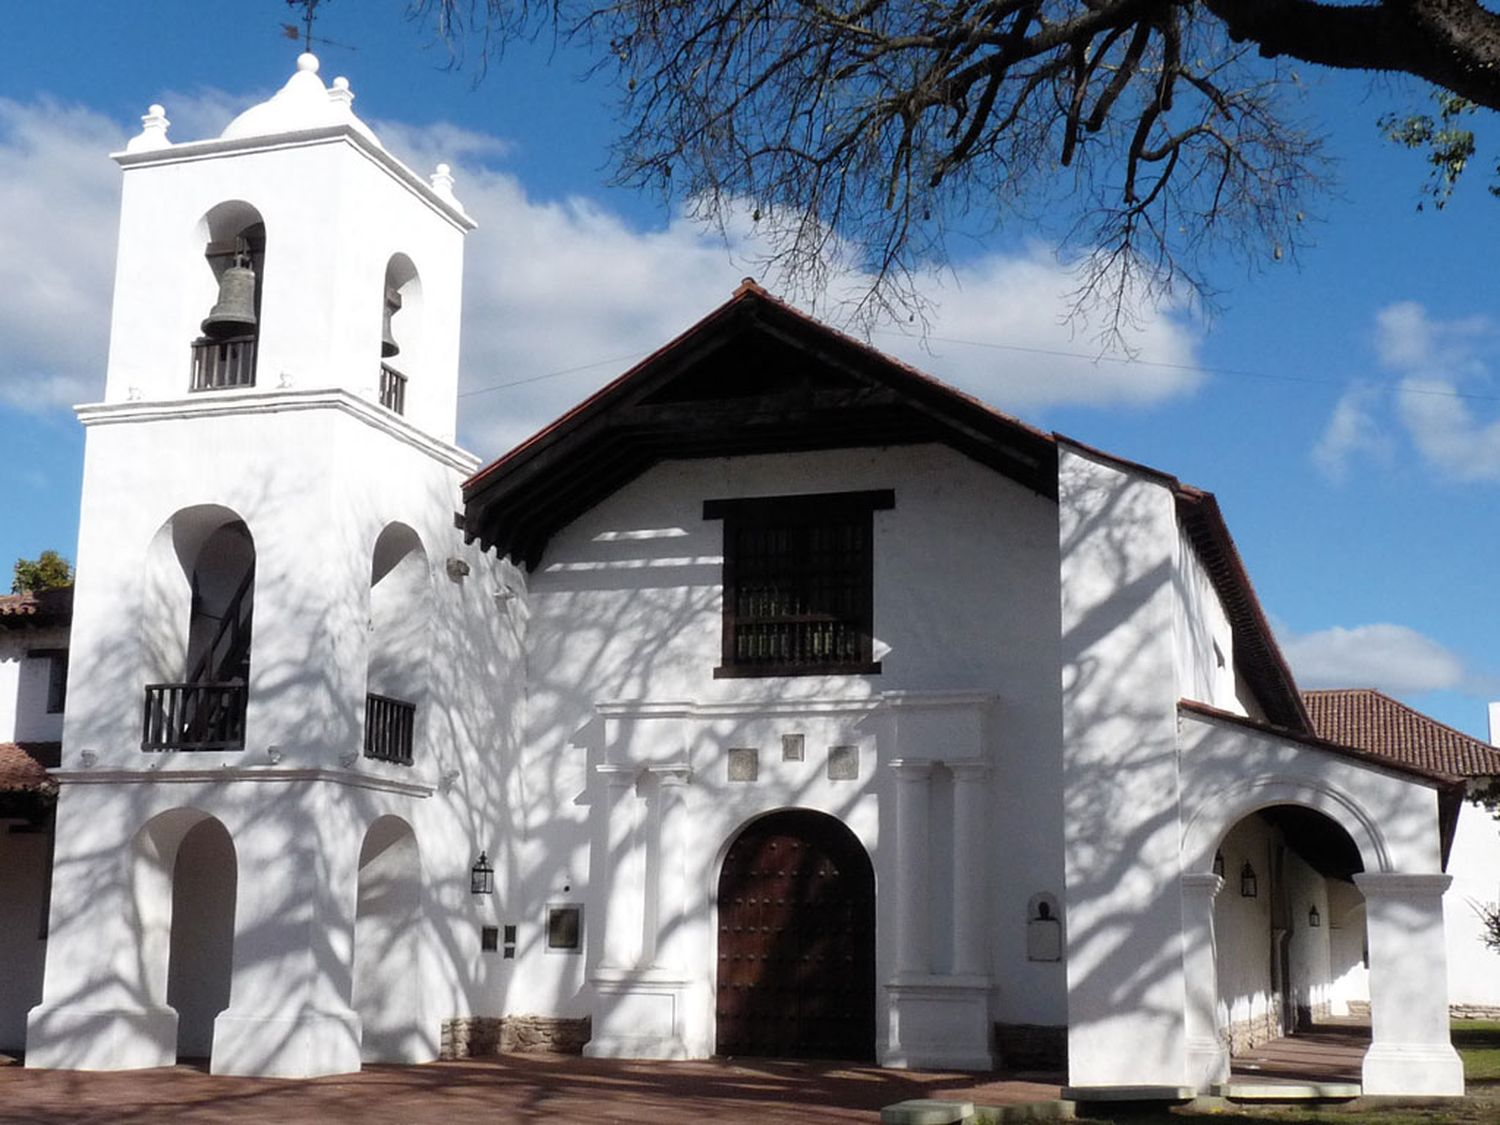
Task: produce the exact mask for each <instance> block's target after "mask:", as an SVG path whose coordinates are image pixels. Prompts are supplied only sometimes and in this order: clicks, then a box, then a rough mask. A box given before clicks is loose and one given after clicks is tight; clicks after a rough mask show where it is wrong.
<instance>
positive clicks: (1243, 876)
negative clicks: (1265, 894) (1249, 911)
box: [1240, 859, 1260, 898]
mask: <svg viewBox="0 0 1500 1125" xmlns="http://www.w3.org/2000/svg"><path fill="white" fill-rule="evenodd" d="M1259 892H1260V885H1259V883H1257V882H1256V879H1255V868H1253V867H1251V866H1250V861H1249V860H1248V859H1247V860H1246V861H1245V866H1244V867H1241V868H1240V897H1242V898H1254V897H1255V896H1256V895H1257V894H1258V893H1259Z"/></svg>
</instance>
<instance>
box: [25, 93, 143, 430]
mask: <svg viewBox="0 0 1500 1125" xmlns="http://www.w3.org/2000/svg"><path fill="white" fill-rule="evenodd" d="M123 135H124V133H123V130H122V129H121V128H120V126H119V125H117V124H116V123H114V122H112V121H110V120H109V119H108V118H105V117H103V116H101V115H100V114H97V113H93V112H92V111H89V110H86V109H80V108H77V107H71V106H64V105H60V104H58V103H57V102H54V101H51V100H41V101H37V102H31V103H25V104H23V103H19V102H14V101H10V100H6V99H0V293H3V294H4V297H3V299H0V340H3V341H4V347H3V348H0V401H3V402H5V403H6V404H8V405H11V406H15V407H19V408H21V409H25V410H46V409H53V408H56V407H61V406H68V405H71V404H72V403H75V402H84V401H87V400H90V399H94V398H98V397H99V392H100V390H101V389H102V387H103V385H104V358H105V351H106V347H107V344H108V339H109V295H110V287H111V285H112V284H113V281H114V257H115V217H116V212H117V210H118V208H119V191H120V184H119V178H120V172H119V169H118V168H116V167H115V165H114V164H113V163H111V162H110V160H109V159H108V158H107V155H106V154H107V153H109V152H111V151H112V150H114V149H117V148H119V147H120V144H121V141H122V138H123Z"/></svg>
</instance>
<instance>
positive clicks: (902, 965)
mask: <svg viewBox="0 0 1500 1125" xmlns="http://www.w3.org/2000/svg"><path fill="white" fill-rule="evenodd" d="M891 769H892V770H893V771H894V772H895V774H896V863H897V876H896V896H897V897H896V910H897V916H898V929H897V933H898V935H899V937H898V941H897V945H896V971H897V974H898V975H900V976H904V975H907V974H915V975H919V976H923V975H926V974H927V973H929V972H931V971H932V949H931V929H932V918H931V916H930V912H929V910H928V904H927V903H928V896H927V881H928V879H929V878H930V865H929V861H928V847H927V843H928V838H929V836H930V832H929V830H928V809H929V806H930V800H929V798H930V795H931V779H932V763H931V762H929V761H914V760H912V759H909V758H898V759H896V760H894V761H892V762H891Z"/></svg>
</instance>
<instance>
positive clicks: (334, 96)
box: [328, 75, 354, 106]
mask: <svg viewBox="0 0 1500 1125" xmlns="http://www.w3.org/2000/svg"><path fill="white" fill-rule="evenodd" d="M328 100H329V101H331V102H333V103H334V104H335V105H344V106H352V105H353V104H354V91H353V90H351V89H349V79H347V78H345V77H344V76H343V75H339V76H338V77H337V78H335V79H334V80H333V85H332V86H331V87H329V90H328Z"/></svg>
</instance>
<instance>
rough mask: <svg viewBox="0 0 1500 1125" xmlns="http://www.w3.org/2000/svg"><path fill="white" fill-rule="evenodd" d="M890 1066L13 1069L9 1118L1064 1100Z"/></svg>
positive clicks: (513, 1115)
mask: <svg viewBox="0 0 1500 1125" xmlns="http://www.w3.org/2000/svg"><path fill="white" fill-rule="evenodd" d="M1033 1077H1034V1078H1035V1080H1025V1079H1011V1078H1006V1079H1003V1080H1002V1079H1001V1078H1000V1077H999V1076H996V1075H985V1074H962V1073H935V1072H913V1071H896V1070H881V1069H879V1068H877V1067H873V1066H856V1065H847V1064H846V1065H840V1064H836V1063H797V1062H782V1061H770V1060H764V1061H762V1060H747V1061H745V1062H733V1061H720V1060H714V1061H710V1062H684V1063H652V1062H623V1061H613V1060H603V1059H580V1058H568V1057H562V1056H557V1055H506V1056H502V1057H500V1058H494V1059H469V1060H465V1061H462V1062H441V1063H431V1064H429V1065H426V1066H405V1067H398V1066H376V1067H370V1068H368V1069H366V1070H364V1071H363V1072H361V1073H360V1074H353V1075H342V1076H338V1077H333V1078H317V1079H312V1080H309V1081H300V1082H294V1081H287V1080H281V1079H269V1078H215V1077H211V1076H210V1075H208V1074H205V1073H203V1072H202V1071H201V1070H197V1069H194V1068H192V1067H186V1066H178V1067H170V1068H165V1069H161V1070H138V1071H112V1072H84V1071H45V1070H23V1069H21V1068H20V1067H5V1068H3V1069H0V1122H5V1123H7V1125H8V1123H11V1122H27V1123H28V1125H57V1123H61V1122H88V1123H101V1125H102V1123H104V1122H109V1123H110V1125H142V1123H145V1122H173V1123H175V1122H258V1123H265V1125H294V1123H297V1122H317V1123H319V1125H326V1123H331V1122H344V1121H349V1122H358V1123H359V1125H387V1123H390V1125H397V1123H399V1125H408V1123H425V1122H434V1123H438V1125H462V1123H465V1122H471V1121H472V1122H480V1121H482V1122H486V1123H491V1125H493V1123H501V1122H504V1123H510V1122H521V1123H524V1122H542V1121H545V1122H622V1121H628V1122H638V1121H644V1122H650V1123H652V1125H685V1123H687V1122H694V1123H699V1122H719V1121H723V1122H731V1121H746V1122H754V1123H755V1125H790V1123H792V1122H798V1123H803V1122H809V1121H820V1122H821V1121H830V1122H839V1121H850V1122H855V1121H857V1122H866V1123H870V1122H874V1121H877V1120H878V1117H877V1112H876V1111H878V1110H879V1108H880V1107H881V1106H884V1105H889V1104H890V1103H891V1102H898V1101H902V1100H904V1099H906V1098H919V1097H955V1098H963V1099H966V1100H972V1101H975V1102H978V1103H980V1104H982V1105H1000V1104H1005V1103H1013V1102H1027V1101H1042V1100H1045V1099H1049V1098H1056V1097H1057V1096H1058V1082H1059V1076H1056V1075H1037V1076H1033Z"/></svg>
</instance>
